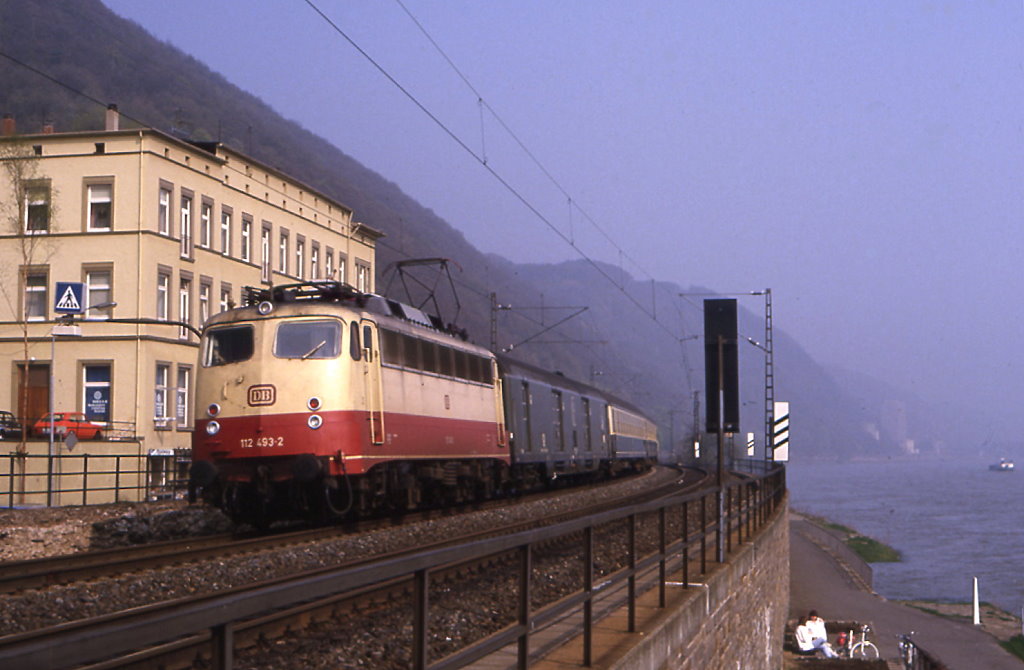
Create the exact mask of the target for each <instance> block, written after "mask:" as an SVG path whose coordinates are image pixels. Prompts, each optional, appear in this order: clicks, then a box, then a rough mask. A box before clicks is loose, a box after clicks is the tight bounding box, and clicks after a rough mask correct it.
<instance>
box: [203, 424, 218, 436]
mask: <svg viewBox="0 0 1024 670" xmlns="http://www.w3.org/2000/svg"><path fill="white" fill-rule="evenodd" d="M219 432H220V424H219V423H217V422H216V421H211V422H210V423H208V424H206V434H207V435H216V434H217V433H219Z"/></svg>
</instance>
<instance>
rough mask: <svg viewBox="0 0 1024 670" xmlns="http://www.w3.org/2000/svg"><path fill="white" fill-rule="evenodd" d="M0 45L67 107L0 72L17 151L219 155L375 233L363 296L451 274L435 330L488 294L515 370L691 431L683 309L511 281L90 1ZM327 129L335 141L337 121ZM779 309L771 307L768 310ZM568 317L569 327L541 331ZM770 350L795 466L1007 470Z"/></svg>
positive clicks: (609, 269)
mask: <svg viewBox="0 0 1024 670" xmlns="http://www.w3.org/2000/svg"><path fill="white" fill-rule="evenodd" d="M86 26H87V27H88V29H85V28H84V27H86ZM0 44H2V45H3V47H2V49H3V52H4V53H7V54H9V55H11V56H13V57H15V58H16V59H18V60H19V61H21V62H22V63H24V64H28V65H30V66H31V67H34V68H38V69H39V70H40V71H42V72H44V73H46V74H47V75H49V76H51V77H53V78H54V79H56V80H57V81H59V82H60V83H62V84H64V85H65V86H67V87H70V88H71V89H74V91H69V90H68V89H67V88H64V87H62V86H60V85H58V84H57V83H55V82H53V81H50V80H47V79H46V78H44V77H42V76H40V74H37V73H35V72H32V71H31V70H30V69H27V68H25V67H23V66H22V65H19V64H18V63H15V62H12V61H11V60H9V59H0V80H2V81H3V82H4V84H5V85H4V87H3V93H2V99H0V103H2V104H0V112H2V113H9V114H12V115H14V116H15V118H16V121H17V127H18V132H19V133H34V132H39V130H40V129H41V128H42V126H43V124H44V123H45V122H51V123H53V124H54V125H55V128H56V130H57V132H64V131H74V130H87V129H88V130H95V129H97V128H101V127H102V122H103V121H102V119H103V110H104V108H105V106H106V104H107V103H116V104H117V105H118V107H119V109H120V111H121V112H122V114H123V115H124V116H125V121H124V122H123V124H122V128H125V127H132V126H133V125H140V124H141V125H145V126H150V127H154V128H157V129H159V130H162V131H164V132H167V133H170V134H174V135H177V136H179V137H184V138H187V139H190V140H195V141H220V142H223V143H225V144H227V145H230V146H231V147H233V148H235V149H238V150H240V151H242V152H244V153H246V154H249V155H251V156H252V157H253V158H255V159H257V160H259V161H261V162H263V163H266V164H268V165H270V166H274V167H276V168H278V169H280V170H282V171H284V172H286V173H288V174H290V175H292V176H294V177H296V178H298V179H299V180H301V181H304V182H306V183H307V184H309V185H310V186H312V187H313V188H315V189H318V190H320V191H322V192H323V193H325V194H327V195H329V196H330V197H332V198H334V199H336V200H337V201H339V202H341V203H344V204H345V205H346V206H348V207H350V208H352V210H353V211H354V212H355V219H356V220H358V221H361V222H363V223H366V224H367V225H369V226H372V227H373V228H376V229H378V230H380V231H383V232H384V233H385V235H386V237H384V238H383V239H382V240H380V242H379V243H378V248H377V287H378V290H379V291H381V292H384V293H389V294H391V295H392V297H395V298H397V299H400V300H407V299H409V296H406V295H405V294H404V292H403V291H402V290H400V289H401V285H400V283H399V282H397V281H396V280H395V278H394V273H393V271H392V270H391V268H392V266H393V264H394V263H395V262H397V261H399V260H402V259H407V258H422V257H442V258H447V259H451V261H453V263H452V272H453V278H454V280H455V282H456V285H457V288H458V299H459V304H456V303H455V301H454V300H453V299H452V298H451V297H450V296H447V295H445V296H444V297H443V299H442V303H441V307H442V311H443V312H445V313H443V314H442V316H443V318H445V319H446V320H449V321H451V320H457V323H458V324H459V325H460V326H462V327H465V328H466V329H467V330H468V331H469V334H470V339H471V340H473V341H475V342H476V343H478V344H482V345H484V346H490V345H491V342H490V333H491V318H492V311H491V293H492V292H493V293H495V294H496V299H497V302H498V303H499V304H500V305H503V306H508V305H510V306H511V309H500V310H498V311H497V313H496V315H495V323H496V326H497V333H498V339H497V345H498V348H509V347H511V348H512V353H513V355H515V356H517V357H519V358H521V359H523V360H524V361H526V362H529V363H532V364H534V365H538V366H542V367H544V368H546V369H549V370H557V371H561V372H563V373H564V374H565V375H567V376H569V377H572V378H575V379H579V380H581V381H586V382H591V383H593V384H595V385H597V386H601V387H603V388H606V389H607V390H609V391H611V392H613V393H615V394H616V395H619V396H621V397H623V398H624V399H626V400H629V401H630V402H632V403H634V404H635V405H637V406H638V407H640V408H642V409H643V410H644V411H645V412H646V413H647V414H648V415H649V416H650V417H651V418H652V419H654V420H655V421H657V422H658V424H659V425H660V426H661V435H660V437H661V441H662V445H663V451H665V450H666V447H667V445H668V444H669V442H670V441H671V440H673V439H674V441H675V444H676V445H677V446H678V447H679V448H689V447H690V445H691V440H692V436H693V434H694V416H695V411H694V409H695V397H694V394H695V392H697V393H698V396H697V401H698V403H699V405H698V407H697V410H698V414H699V423H701V424H702V423H703V412H704V402H705V401H706V400H705V398H704V397H703V395H704V392H703V388H704V380H703V367H704V365H703V360H704V352H703V342H702V333H703V324H702V314H701V311H700V304H699V303H700V300H699V299H692V300H686V299H683V298H680V299H679V300H678V301H677V302H676V303H675V304H654V299H653V295H654V291H653V290H652V285H651V282H647V281H643V282H642V281H637V280H636V279H634V278H633V277H631V276H630V275H629V274H628V273H626V272H624V271H623V270H622V269H621V268H618V267H615V266H612V265H606V264H600V263H598V264H591V263H589V262H587V261H584V260H578V261H569V262H564V263H559V264H555V265H520V264H514V263H511V262H509V261H507V260H506V259H504V258H502V257H500V256H497V255H493V254H484V253H481V252H480V251H478V250H477V249H475V248H474V247H473V246H471V245H470V244H469V243H468V242H467V241H466V239H465V237H464V236H463V235H462V234H461V233H460V232H458V231H457V230H456V229H454V228H453V227H452V226H451V225H450V224H448V223H447V222H446V221H444V220H442V219H441V218H439V217H438V216H437V215H435V214H434V213H433V212H432V211H431V210H430V209H429V208H426V207H424V206H422V205H421V204H419V203H417V202H415V201H414V200H412V199H411V198H410V197H409V196H407V195H406V194H405V193H403V192H402V190H401V189H400V188H399V187H398V186H397V185H396V184H394V183H392V182H390V181H388V179H387V176H386V175H380V174H377V173H375V172H373V171H371V170H369V169H367V168H365V167H364V166H362V165H361V164H359V163H358V162H356V161H355V160H353V159H352V158H351V157H349V156H347V155H346V154H345V153H344V151H343V150H342V149H343V148H340V149H339V148H337V147H334V146H331V145H330V144H329V143H327V142H325V141H324V140H322V139H320V138H319V137H317V136H316V135H315V134H314V133H312V132H309V131H308V130H306V129H304V128H302V127H301V126H299V125H298V124H296V123H294V122H291V121H289V120H287V119H284V118H282V117H281V116H279V115H278V114H277V113H275V112H274V110H273V109H271V108H270V107H269V106H268V105H266V104H265V103H263V102H262V101H261V100H259V99H258V98H256V97H254V96H252V95H250V94H248V93H246V92H245V91H242V90H240V89H239V88H237V87H235V86H234V85H232V84H231V83H230V82H228V81H226V80H225V79H224V78H223V77H221V76H220V75H218V74H216V73H215V72H212V71H211V70H210V69H209V68H207V67H206V66H205V65H203V64H202V63H200V62H198V61H197V60H195V59H193V58H191V57H189V56H187V55H185V54H183V53H182V52H180V51H178V50H177V49H175V48H174V47H172V46H170V45H168V44H166V43H164V42H161V41H159V40H157V39H155V38H153V37H152V36H150V35H149V34H148V33H147V32H146V31H144V30H143V29H142V28H141V27H139V26H138V25H136V24H134V23H132V22H130V21H127V20H125V19H122V18H120V17H118V16H116V15H115V14H114V13H112V12H111V11H109V10H108V9H107V8H106V7H105V6H104V5H103V4H102V3H101V2H99V0H81V1H78V2H48V1H46V0H25V1H19V2H8V3H0ZM71 54H73V57H71V56H70V55H71ZM79 93H84V94H85V95H86V96H88V97H83V96H82V95H80V94H79ZM89 98H91V99H89ZM133 122H134V123H133ZM338 122H339V123H344V119H343V114H342V112H339V121H338ZM524 215H525V214H524ZM549 243H551V240H538V241H537V244H549ZM694 246H695V247H696V246H699V245H698V241H696V240H695V242H694ZM609 278H612V280H609ZM691 281H692V283H693V285H691V286H685V287H684V286H678V285H675V284H671V283H663V284H659V286H658V288H659V289H660V290H659V292H658V293H659V295H665V294H666V293H667V294H668V295H678V294H681V293H708V292H712V291H713V290H714V288H715V287H704V286H701V285H700V284H701V278H700V277H692V278H691ZM750 288H751V290H758V289H762V288H769V287H758V286H752V287H750ZM417 297H418V296H412V301H413V302H416V301H417ZM786 299H787V296H785V295H776V296H775V300H776V304H781V303H782V302H783V301H785V300H786ZM738 304H739V307H740V317H739V323H740V327H739V330H740V339H741V340H744V339H746V337H748V336H749V337H752V338H753V339H755V340H757V341H762V339H763V335H764V313H763V302H762V299H761V298H759V297H751V298H741V299H740V300H739V301H738ZM637 305H642V306H644V310H641V309H640V308H639V307H638V306H637ZM583 307H585V308H586V310H585V311H583V312H582V313H581V314H579V315H578V316H576V317H574V318H570V319H568V320H566V321H565V322H564V323H563V324H561V325H559V326H558V327H557V328H554V329H551V330H547V329H548V328H550V327H551V326H552V325H553V324H554V323H556V322H557V321H559V320H561V319H564V318H566V317H568V316H569V315H570V314H572V313H573V312H574V311H577V310H578V309H580V308H583ZM645 312H647V313H645ZM651 312H653V313H655V314H656V315H657V319H658V320H657V322H655V321H654V320H652V319H651V318H650V316H649V315H648V314H649V313H651ZM822 318H823V319H827V318H828V315H822ZM542 331H544V332H543V334H542V335H538V333H541V332H542ZM695 335H697V336H699V337H697V338H694V337H693V336H695ZM893 336H895V335H893ZM774 343H775V399H776V400H786V401H789V402H790V403H791V415H792V423H791V444H792V450H791V455H792V458H793V459H794V460H803V459H808V458H825V459H849V458H890V457H898V456H903V455H908V454H917V453H919V454H936V453H938V454H944V455H976V454H977V451H978V449H979V448H985V449H987V450H988V454H996V455H1003V454H1007V455H1012V453H1009V454H1008V452H1007V451H1006V449H1005V444H1001V442H1005V439H1006V438H1008V437H1010V436H1000V435H989V434H987V433H986V432H985V429H984V428H983V426H985V425H987V424H988V423H989V422H988V421H986V420H985V419H984V418H983V417H982V416H980V415H979V414H978V413H977V412H973V411H972V412H970V413H969V416H970V418H971V419H974V420H965V418H967V417H965V414H966V413H967V412H966V410H963V409H962V408H961V409H959V411H958V410H956V409H954V408H948V407H939V406H935V405H930V404H927V403H924V402H922V401H920V400H918V399H917V398H915V397H914V396H912V395H911V394H909V393H907V392H905V391H901V390H899V389H896V388H892V387H889V386H885V385H883V384H881V383H879V382H877V381H875V380H873V379H870V378H868V377H866V376H864V375H861V374H858V373H857V372H856V371H843V370H834V369H832V370H826V369H824V368H823V367H822V366H821V365H819V364H818V363H817V362H815V361H814V360H813V359H812V358H811V357H810V356H809V355H808V354H807V353H806V352H805V350H804V349H803V347H802V346H801V344H800V343H798V342H796V341H794V340H793V339H792V338H791V337H789V336H788V335H787V334H786V324H785V323H784V322H782V321H780V320H778V319H777V318H776V321H775V330H774ZM740 352H741V360H740V380H741V385H742V394H741V395H742V411H741V415H742V422H741V425H742V430H743V431H744V432H752V433H754V434H755V435H757V436H758V440H759V446H758V451H757V453H758V455H760V454H762V453H763V452H762V451H761V447H760V439H761V436H762V435H763V430H764V424H763V420H764V409H763V407H764V405H763V403H764V386H763V384H764V354H763V352H761V351H760V350H758V349H756V348H755V347H753V346H747V345H746V344H745V343H743V342H741V343H740Z"/></svg>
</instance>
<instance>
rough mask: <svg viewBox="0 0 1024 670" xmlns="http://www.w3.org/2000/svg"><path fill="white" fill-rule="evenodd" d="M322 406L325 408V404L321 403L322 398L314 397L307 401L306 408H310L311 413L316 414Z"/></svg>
mask: <svg viewBox="0 0 1024 670" xmlns="http://www.w3.org/2000/svg"><path fill="white" fill-rule="evenodd" d="M322 406H323V403H322V402H321V401H320V398H317V397H316V396H313V397H312V398H310V399H309V400H308V401H306V407H308V408H309V411H311V412H316V411H317V410H319V409H320V408H321V407H322Z"/></svg>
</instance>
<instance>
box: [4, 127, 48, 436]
mask: <svg viewBox="0 0 1024 670" xmlns="http://www.w3.org/2000/svg"><path fill="white" fill-rule="evenodd" d="M0 166H2V170H0V180H2V182H3V183H0V194H3V195H2V197H0V244H3V245H4V246H6V247H7V248H8V249H10V250H11V251H10V252H9V253H11V255H13V256H15V257H16V259H17V262H15V263H8V264H5V265H0V297H2V298H3V300H4V302H5V303H6V304H7V307H8V309H9V313H10V314H11V315H12V320H13V321H14V322H15V323H16V324H17V325H18V327H19V328H20V330H21V344H22V355H21V361H22V362H21V363H19V365H20V366H24V373H23V374H24V377H23V379H22V383H20V384H19V385H18V387H17V388H18V391H19V393H20V394H21V396H20V398H19V401H18V405H19V406H20V407H22V408H24V407H27V406H28V391H29V386H28V374H29V361H30V360H31V357H30V351H29V349H30V338H29V332H30V325H31V324H30V322H29V318H30V317H31V316H32V315H39V314H42V315H45V314H46V313H47V310H48V307H47V305H46V304H45V301H46V296H47V295H48V294H49V293H48V286H47V284H48V283H49V275H48V274H47V275H42V277H43V282H44V283H43V284H42V286H41V289H42V290H40V291H36V292H30V291H29V290H27V289H28V288H30V287H31V286H32V284H30V282H38V281H39V277H40V275H39V274H33V273H32V270H33V268H37V267H40V266H45V265H47V264H48V263H49V260H50V257H51V256H52V255H53V253H54V246H53V243H52V241H51V239H50V236H49V233H50V231H51V229H52V228H51V227H52V226H53V222H54V221H55V220H56V207H55V205H54V202H55V200H56V192H55V191H54V189H53V187H52V184H51V183H50V180H49V179H48V178H46V177H44V176H43V175H42V174H41V171H40V168H41V160H40V158H39V156H38V155H37V154H36V152H35V150H34V149H33V147H32V146H31V145H30V144H29V143H28V142H26V141H25V140H24V139H22V138H19V137H4V138H0ZM30 293H31V294H30ZM50 364H51V365H53V361H50ZM12 409H14V408H12ZM28 418H29V417H25V416H20V417H19V419H20V420H21V439H20V441H19V443H18V447H17V451H18V453H20V454H25V453H27V448H26V437H27V433H28V430H29V426H28Z"/></svg>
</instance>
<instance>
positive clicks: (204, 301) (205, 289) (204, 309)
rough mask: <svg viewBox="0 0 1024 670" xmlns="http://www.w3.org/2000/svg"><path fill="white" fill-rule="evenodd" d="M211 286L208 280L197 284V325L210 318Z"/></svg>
mask: <svg viewBox="0 0 1024 670" xmlns="http://www.w3.org/2000/svg"><path fill="white" fill-rule="evenodd" d="M212 292H213V287H212V285H211V284H209V283H208V282H205V281H204V282H200V284H199V325H200V326H202V325H204V324H205V323H206V321H207V319H209V318H210V293H212Z"/></svg>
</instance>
